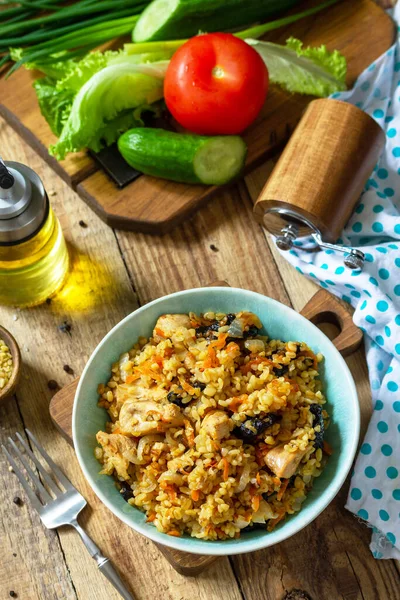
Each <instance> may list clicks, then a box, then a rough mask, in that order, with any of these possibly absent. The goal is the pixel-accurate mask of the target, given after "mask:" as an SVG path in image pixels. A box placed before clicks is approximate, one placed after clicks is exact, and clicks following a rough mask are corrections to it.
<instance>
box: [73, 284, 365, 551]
mask: <svg viewBox="0 0 400 600" xmlns="http://www.w3.org/2000/svg"><path fill="white" fill-rule="evenodd" d="M209 310H212V311H219V312H226V313H231V312H238V311H240V310H248V311H251V312H254V313H256V314H257V315H258V316H259V317H260V319H261V321H262V323H263V325H264V328H265V331H264V333H267V334H268V335H269V336H270V337H271V338H279V339H282V340H285V341H288V340H296V341H305V342H306V343H307V344H309V345H310V346H311V348H313V350H314V351H316V352H322V354H323V355H324V357H325V360H324V362H323V368H322V373H321V377H322V379H323V383H324V391H325V393H326V396H327V398H328V405H327V409H328V411H329V413H330V415H331V419H332V421H331V425H330V427H329V428H328V431H327V435H326V438H327V441H328V442H329V444H330V445H331V446H332V448H333V450H334V452H333V455H332V456H331V457H330V458H329V461H328V464H327V466H326V468H325V469H324V471H323V473H322V475H321V476H320V477H318V478H317V479H316V480H315V482H314V487H313V489H312V491H311V492H310V493H309V495H308V497H307V499H306V501H305V502H304V504H303V507H302V509H301V510H300V512H298V513H296V514H294V515H291V516H290V517H288V518H287V519H286V520H285V521H283V522H282V523H280V524H279V525H277V527H276V529H274V530H273V531H272V532H270V533H268V532H266V531H262V530H258V531H254V532H249V533H244V534H243V535H242V537H241V538H240V539H234V540H227V541H219V542H213V541H206V540H198V539H196V538H191V537H189V536H187V537H181V538H176V537H171V536H168V535H166V534H163V533H160V532H158V531H157V529H156V528H155V527H154V526H153V525H151V524H150V523H146V522H145V515H144V514H143V513H142V512H140V511H139V510H138V509H137V508H134V507H132V506H130V505H129V504H127V503H126V502H125V501H124V500H123V498H122V496H121V494H120V493H119V492H118V490H117V489H116V487H115V485H114V480H113V479H112V478H111V477H109V476H107V475H99V470H100V466H99V463H98V462H97V461H96V459H95V458H94V454H93V451H94V448H95V447H96V445H97V444H96V437H95V436H96V433H97V432H98V431H99V430H100V429H104V426H105V423H106V421H107V414H106V412H105V410H104V409H102V408H99V407H98V406H97V386H98V384H99V383H106V382H107V381H108V380H109V376H110V367H111V364H112V363H113V362H115V361H116V360H117V359H118V357H119V356H120V355H121V354H122V353H123V352H126V351H127V350H129V349H130V348H131V347H132V346H133V344H134V343H135V342H136V341H137V338H138V337H139V336H145V337H149V336H150V335H151V332H152V329H153V326H154V323H155V322H156V320H157V318H158V317H159V316H160V315H161V314H164V313H187V312H190V311H193V312H196V313H201V312H206V311H209ZM359 428H360V410H359V404H358V399H357V392H356V387H355V384H354V381H353V378H352V376H351V374H350V371H349V369H348V367H347V365H346V363H345V361H344V360H343V358H342V357H341V355H340V354H339V352H338V351H337V350H336V348H335V347H334V345H333V344H332V342H331V341H330V340H329V339H328V338H327V337H326V336H325V335H324V334H323V333H322V332H321V331H320V330H319V329H318V328H317V327H315V325H313V324H312V323H310V322H309V321H307V319H305V318H304V317H302V316H301V315H299V314H298V313H296V312H295V311H293V310H291V309H290V308H288V307H287V306H284V305H283V304H280V303H279V302H276V301H275V300H272V299H271V298H267V297H266V296H262V295H260V294H256V293H255V292H250V291H246V290H242V289H235V288H225V287H215V288H199V289H193V290H187V291H184V292H178V293H176V294H171V295H170V296H165V297H163V298H159V299H158V300H154V301H153V302H150V303H149V304H147V305H145V306H143V307H141V308H139V309H138V310H136V311H135V312H133V313H132V314H130V315H128V316H127V317H126V318H125V319H123V320H122V321H121V322H120V323H118V325H116V326H115V327H114V328H113V329H112V330H111V331H110V332H109V333H108V334H107V335H106V336H105V338H104V339H103V340H102V341H101V342H100V344H99V345H98V346H97V348H96V350H95V351H94V352H93V354H92V356H91V357H90V359H89V361H88V363H87V365H86V367H85V370H84V371H83V374H82V377H81V379H80V383H79V386H78V389H77V392H76V396H75V403H74V411H73V437H74V445H75V450H76V453H77V456H78V460H79V463H80V465H81V468H82V470H83V472H84V474H85V476H86V478H87V480H88V482H89V483H90V485H91V487H92V488H93V490H94V491H95V493H96V494H97V496H98V497H99V498H100V500H102V501H103V502H104V504H105V505H106V506H107V507H108V508H109V509H110V510H111V511H112V512H113V513H114V514H115V515H116V516H117V517H119V518H120V519H121V520H122V521H123V522H124V523H126V524H127V525H129V526H130V527H132V528H133V529H134V530H135V531H137V532H139V533H141V534H143V535H144V536H146V537H148V538H150V539H151V540H153V541H155V542H158V543H159V544H164V545H165V546H170V547H171V548H175V549H177V550H182V551H185V552H192V553H195V554H209V555H215V556H218V555H229V554H241V553H244V552H252V551H254V550H259V549H261V548H266V547H267V546H272V545H273V544H277V543H278V542H281V541H282V540H285V539H286V538H288V537H290V536H292V535H294V534H295V533H297V532H298V531H300V530H301V529H302V528H303V527H305V526H306V525H308V524H309V523H311V521H313V520H314V519H315V518H316V517H317V516H318V515H319V514H320V513H321V512H322V511H323V510H324V508H326V506H328V504H329V503H330V502H331V501H332V500H333V498H334V497H335V496H336V494H337V493H338V491H339V489H340V488H341V486H342V485H343V483H344V481H345V479H346V476H347V474H348V472H349V470H350V467H351V465H352V462H353V459H354V455H355V452H356V448H357V442H358V437H359Z"/></svg>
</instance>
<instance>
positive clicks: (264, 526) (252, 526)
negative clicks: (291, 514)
mask: <svg viewBox="0 0 400 600" xmlns="http://www.w3.org/2000/svg"><path fill="white" fill-rule="evenodd" d="M259 529H263V530H264V531H267V524H266V523H249V525H247V527H245V528H244V529H242V532H246V533H248V532H249V531H256V530H259Z"/></svg>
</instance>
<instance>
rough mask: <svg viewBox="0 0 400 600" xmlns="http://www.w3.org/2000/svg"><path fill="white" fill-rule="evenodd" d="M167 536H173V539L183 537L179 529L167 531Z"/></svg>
mask: <svg viewBox="0 0 400 600" xmlns="http://www.w3.org/2000/svg"><path fill="white" fill-rule="evenodd" d="M167 535H172V536H173V537H181V533H180V531H178V530H177V529H171V531H167Z"/></svg>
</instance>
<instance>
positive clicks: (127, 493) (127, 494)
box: [120, 481, 133, 502]
mask: <svg viewBox="0 0 400 600" xmlns="http://www.w3.org/2000/svg"><path fill="white" fill-rule="evenodd" d="M120 485H121V496H122V497H123V499H124V500H125V502H128V500H130V499H131V498H133V492H132V489H131V486H130V485H129V483H127V482H126V481H120Z"/></svg>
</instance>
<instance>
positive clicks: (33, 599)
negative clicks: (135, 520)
mask: <svg viewBox="0 0 400 600" xmlns="http://www.w3.org/2000/svg"><path fill="white" fill-rule="evenodd" d="M0 146H1V147H2V151H3V153H4V154H5V155H7V156H11V155H16V157H18V159H19V160H21V161H22V162H25V163H26V164H29V165H30V166H31V167H32V168H33V169H35V170H36V171H37V172H38V173H39V175H41V176H42V178H43V181H44V183H45V186H46V187H47V190H48V191H49V192H50V199H51V202H52V205H53V207H54V209H55V212H56V214H57V215H58V217H59V218H60V221H61V223H62V226H63V229H64V232H65V234H66V238H67V241H68V243H69V247H70V249H71V252H72V256H73V264H72V273H71V275H70V277H69V279H68V280H67V282H66V284H65V286H64V288H63V289H62V290H61V291H60V292H59V294H58V295H57V296H56V297H55V298H54V299H53V300H52V302H51V304H50V305H47V304H44V305H43V306H40V307H36V308H33V309H25V310H21V311H17V310H16V309H15V308H6V307H1V308H0V322H1V323H2V324H3V325H4V326H5V327H6V328H7V329H9V330H10V331H11V332H12V333H13V334H15V337H16V339H17V341H18V342H19V344H20V346H21V352H22V361H23V372H22V378H21V382H20V385H19V388H18V405H19V410H20V411H21V415H22V417H23V419H24V424H25V426H27V427H29V428H30V429H31V430H32V431H33V433H34V434H35V435H36V436H37V437H38V439H39V441H40V442H41V443H42V444H43V445H44V447H45V448H46V450H47V451H48V452H49V454H50V455H51V456H52V457H53V458H54V460H55V461H56V462H57V463H58V464H59V465H60V466H61V467H62V468H63V469H64V471H65V472H66V474H67V476H68V477H69V478H70V479H71V481H72V482H73V484H74V485H75V486H76V487H77V488H78V489H79V491H80V492H81V493H82V494H83V495H84V497H85V498H86V499H87V501H88V504H89V506H88V507H87V508H86V509H85V510H84V511H83V514H82V517H81V518H80V521H81V523H82V525H83V526H85V527H86V529H87V531H88V533H89V534H90V535H91V536H92V537H93V539H94V540H95V541H96V543H97V544H98V545H99V546H100V548H101V549H102V551H103V552H104V554H106V555H107V556H109V557H110V559H111V560H112V561H113V563H114V564H115V565H116V566H117V568H118V569H119V570H120V571H121V572H122V574H123V576H124V579H125V580H126V582H127V584H128V585H129V586H130V587H131V588H132V590H133V591H134V592H135V596H136V598H137V599H138V600H154V598H159V597H160V594H162V595H163V596H164V597H166V598H169V599H170V600H182V599H184V600H191V599H192V598H194V597H195V598H202V599H203V600H217V599H218V598H220V597H221V596H224V597H226V598H227V599H228V600H241V595H240V592H239V588H238V585H237V583H236V580H235V578H234V576H233V574H232V569H231V567H230V564H229V561H228V559H222V560H221V561H219V563H218V566H217V567H214V566H213V567H211V569H210V571H209V572H207V574H205V575H203V576H201V577H199V578H197V579H189V580H188V579H185V578H184V577H182V576H181V575H179V574H178V573H176V572H175V571H174V569H173V568H172V567H171V566H170V564H169V563H168V562H167V561H166V560H165V559H164V557H163V556H162V555H161V554H160V552H159V551H158V550H157V549H156V547H155V546H154V544H153V543H152V542H150V541H148V540H146V539H145V538H143V537H142V536H140V535H138V534H136V533H134V532H133V531H132V530H131V529H130V528H129V527H127V526H126V525H124V524H122V523H121V522H120V521H119V520H118V519H117V518H116V517H114V515H112V513H110V512H109V511H108V509H107V508H106V507H105V506H104V505H103V504H102V503H101V502H100V501H99V500H98V499H97V498H96V497H95V495H94V493H93V492H92V490H91V489H90V487H89V485H88V484H87V483H86V481H85V479H84V476H83V474H82V472H81V470H80V468H79V465H78V462H77V460H76V457H75V455H74V452H73V450H72V448H70V447H69V445H68V444H67V442H66V441H65V440H63V439H62V437H61V436H60V435H59V434H58V432H57V431H56V430H55V429H54V427H53V425H52V424H51V420H50V415H49V413H48V405H49V400H50V397H51V392H50V390H49V389H48V385H47V383H48V381H49V380H50V379H53V380H56V381H57V382H58V383H59V385H60V386H62V385H64V384H65V383H67V382H69V381H71V380H72V376H71V375H69V374H67V373H66V372H65V371H64V369H63V366H64V365H66V364H69V365H70V367H71V368H72V369H73V370H74V372H75V373H76V374H79V373H80V372H81V371H82V369H83V367H84V365H85V362H86V361H87V359H88V357H89V355H90V353H91V352H92V350H93V349H94V348H95V346H96V344H97V343H98V342H99V341H100V339H101V338H102V337H103V336H104V334H105V333H107V331H108V330H109V329H110V328H111V327H112V326H113V325H114V324H115V323H116V322H118V321H119V320H120V319H121V318H122V317H124V316H125V315H126V314H128V313H129V312H131V311H132V310H134V308H135V307H136V306H137V299H136V296H135V294H134V293H133V291H132V284H131V281H130V280H129V277H128V274H127V272H126V270H125V267H124V263H123V261H122V260H121V257H120V254H119V251H118V247H117V242H116V240H115V237H114V234H113V232H112V231H111V230H110V229H108V228H107V227H106V226H105V225H104V224H103V223H102V222H101V221H100V220H99V219H98V218H97V217H96V216H95V215H93V214H92V213H91V211H90V209H89V208H88V207H87V206H85V205H84V204H83V203H82V202H80V201H79V198H78V197H77V195H76V194H75V193H73V192H72V190H71V189H69V188H68V187H67V185H66V184H64V183H63V182H62V181H61V180H60V179H59V178H58V177H57V176H56V175H55V174H54V172H52V171H51V169H50V168H49V167H48V166H46V165H45V164H44V163H43V161H42V160H41V159H40V158H39V157H38V156H37V155H35V153H34V152H33V151H32V150H30V149H29V148H28V147H27V146H26V145H25V144H23V143H22V142H21V140H20V139H19V138H18V136H17V135H16V134H15V133H14V132H12V130H11V129H10V128H9V127H7V126H6V125H5V124H4V123H3V122H0ZM80 220H83V221H84V222H85V223H86V224H87V227H86V228H82V227H80V226H79V225H78V223H79V221H80ZM15 318H16V319H17V320H14V319H15ZM65 320H66V321H68V322H69V323H70V324H71V325H72V330H71V335H68V334H66V333H63V332H61V331H60V330H59V329H58V326H59V325H60V324H61V323H63V322H64V321H65ZM5 408H8V405H7V406H6V407H5ZM15 427H16V426H15ZM15 427H14V425H13V427H12V428H13V429H14V428H15ZM4 433H5V432H4ZM0 434H1V435H0V437H1V440H2V441H3V440H4V436H3V431H0ZM7 474H8V471H7ZM2 489H3V490H6V482H5V483H4V485H3V487H2ZM18 489H19V490H20V488H18ZM4 493H5V492H4ZM20 493H21V496H23V492H22V491H20ZM11 499H12V496H11ZM8 507H9V503H8V504H4V503H3V504H2V505H1V507H0V514H1V516H2V519H1V525H0V530H1V531H2V534H1V535H2V536H4V539H6V538H7V537H10V538H11V537H12V539H14V540H15V538H16V536H17V535H18V530H17V531H16V532H15V528H14V522H13V521H12V520H11V519H10V518H9V516H8ZM30 514H31V513H30ZM31 518H32V517H31ZM38 527H39V529H40V531H42V529H43V528H42V527H41V526H40V525H38ZM25 528H26V530H27V535H29V536H31V537H30V538H29V539H30V540H31V543H30V545H29V546H26V548H24V557H23V559H24V561H25V567H24V568H26V569H27V570H28V571H30V572H31V575H29V576H26V578H25V579H26V580H27V584H26V586H28V585H29V587H27V590H28V591H27V593H26V595H22V593H21V595H20V597H21V598H23V597H25V598H29V600H56V599H57V600H59V599H60V598H63V599H64V598H66V599H67V600H70V598H71V600H73V599H74V598H75V596H68V594H67V592H65V593H64V588H65V586H66V585H67V583H68V581H67V583H65V582H64V581H63V580H64V575H63V573H65V569H66V566H65V565H67V568H68V571H69V573H70V576H71V579H72V582H73V586H74V588H75V590H76V596H77V597H78V598H82V599H86V598H91V599H92V598H96V600H111V599H112V600H114V599H115V600H117V599H119V596H118V594H117V593H116V592H115V591H114V588H112V587H111V585H110V584H109V583H108V582H107V581H106V580H105V579H104V577H103V576H102V575H101V574H100V573H98V571H97V569H96V565H95V563H94V561H92V559H91V558H90V557H89V555H88V553H87V552H86V550H85V549H84V547H83V546H82V542H81V540H80V538H79V536H77V535H76V532H74V531H73V530H70V529H69V528H64V529H60V530H59V532H58V535H59V538H60V541H61V544H62V551H63V554H64V557H61V558H62V561H61V562H60V561H59V560H58V558H57V557H58V556H59V555H56V558H57V564H55V563H54V565H53V563H48V562H47V563H46V564H48V565H50V566H49V568H50V569H51V573H50V574H47V572H46V574H44V575H43V577H46V578H47V581H48V589H47V588H45V586H42V588H43V589H42V588H38V590H37V589H35V587H34V585H36V586H39V584H40V575H38V569H39V567H40V565H41V562H40V561H39V562H38V559H37V556H36V555H37V554H38V552H39V551H40V546H39V544H38V543H36V541H35V538H34V537H32V536H33V534H32V532H31V528H30V526H29V524H26V526H25ZM41 545H42V546H43V543H42V542H41ZM2 548H3V546H2ZM47 554H48V552H47V550H46V549H45V550H44V556H43V561H45V559H46V560H47ZM13 558H14V557H13ZM64 560H65V562H64ZM7 564H8V563H7ZM53 566H54V568H53ZM21 568H22V567H21ZM53 571H54V573H55V575H54V581H55V578H56V576H57V577H59V578H60V579H61V580H62V581H61V583H60V584H59V585H60V586H62V585H64V588H62V587H60V588H59V590H60V591H59V592H57V593H53V589H52V587H51V586H52V582H53ZM16 574H17V575H16ZM36 576H37V578H38V580H37V581H36ZM16 577H18V578H19V577H20V569H19V570H13V571H11V569H10V565H8V570H7V572H5V573H4V579H3V580H2V582H1V585H4V586H5V587H4V589H5V590H6V589H7V588H8V586H9V585H11V584H12V583H13V582H14V581H15V578H16ZM24 577H25V576H24ZM22 578H23V574H21V579H22ZM32 580H34V581H35V582H36V583H34V584H32ZM54 586H55V583H54ZM54 586H53V587H54ZM1 589H3V588H1ZM9 589H12V587H11V586H10V588H9ZM3 595H4V597H6V594H3Z"/></svg>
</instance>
